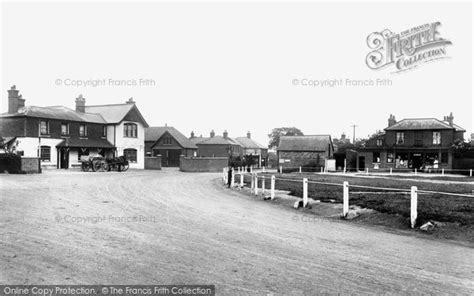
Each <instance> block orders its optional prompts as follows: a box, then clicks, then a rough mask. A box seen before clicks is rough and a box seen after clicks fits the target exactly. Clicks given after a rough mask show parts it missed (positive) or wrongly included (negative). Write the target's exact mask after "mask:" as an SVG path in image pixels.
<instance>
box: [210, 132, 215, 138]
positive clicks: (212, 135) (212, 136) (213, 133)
mask: <svg viewBox="0 0 474 296" xmlns="http://www.w3.org/2000/svg"><path fill="white" fill-rule="evenodd" d="M215 135H216V133H215V132H214V130H212V131H211V138H214V136H215Z"/></svg>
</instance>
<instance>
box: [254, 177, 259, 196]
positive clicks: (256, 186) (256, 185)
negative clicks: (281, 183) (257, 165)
mask: <svg viewBox="0 0 474 296" xmlns="http://www.w3.org/2000/svg"><path fill="white" fill-rule="evenodd" d="M254 189H255V191H254V193H255V195H258V175H257V174H255V187H254Z"/></svg>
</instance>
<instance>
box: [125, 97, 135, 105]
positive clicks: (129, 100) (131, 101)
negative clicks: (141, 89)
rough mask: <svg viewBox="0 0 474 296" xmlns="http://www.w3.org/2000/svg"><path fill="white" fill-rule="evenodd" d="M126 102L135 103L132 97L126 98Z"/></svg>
mask: <svg viewBox="0 0 474 296" xmlns="http://www.w3.org/2000/svg"><path fill="white" fill-rule="evenodd" d="M125 103H126V104H135V101H134V100H133V98H130V99H128V101H126V102H125Z"/></svg>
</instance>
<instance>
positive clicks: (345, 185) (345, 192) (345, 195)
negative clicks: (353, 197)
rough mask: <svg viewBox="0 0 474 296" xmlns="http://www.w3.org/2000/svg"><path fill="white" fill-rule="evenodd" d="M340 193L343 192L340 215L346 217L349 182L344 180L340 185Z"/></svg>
mask: <svg viewBox="0 0 474 296" xmlns="http://www.w3.org/2000/svg"><path fill="white" fill-rule="evenodd" d="M342 193H343V197H342V202H343V205H342V216H343V217H346V216H347V213H349V182H347V181H344V183H343V185H342Z"/></svg>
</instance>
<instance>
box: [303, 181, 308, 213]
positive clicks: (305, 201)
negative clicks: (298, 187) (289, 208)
mask: <svg viewBox="0 0 474 296" xmlns="http://www.w3.org/2000/svg"><path fill="white" fill-rule="evenodd" d="M307 205H308V178H303V208H305V207H306V206H307Z"/></svg>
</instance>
